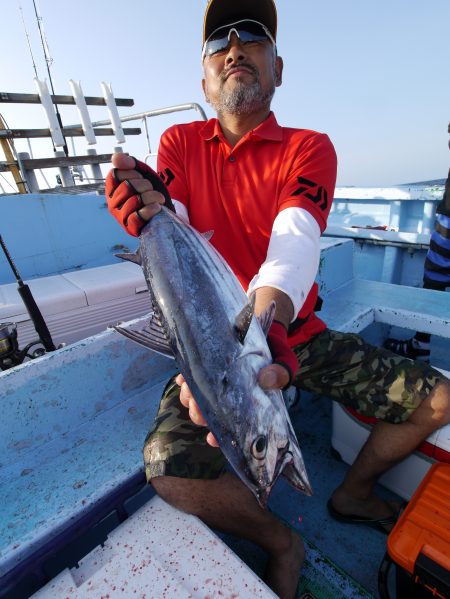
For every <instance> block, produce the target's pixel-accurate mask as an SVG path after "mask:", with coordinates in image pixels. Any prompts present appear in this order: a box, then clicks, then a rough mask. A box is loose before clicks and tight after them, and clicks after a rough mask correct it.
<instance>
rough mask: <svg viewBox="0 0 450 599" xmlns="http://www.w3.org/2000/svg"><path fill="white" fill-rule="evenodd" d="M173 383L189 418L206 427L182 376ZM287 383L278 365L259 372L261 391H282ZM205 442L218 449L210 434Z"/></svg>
mask: <svg viewBox="0 0 450 599" xmlns="http://www.w3.org/2000/svg"><path fill="white" fill-rule="evenodd" d="M175 382H176V383H177V385H179V386H180V388H181V389H180V401H181V403H182V404H183V406H184V407H185V408H187V409H188V410H189V417H190V419H191V420H192V422H193V423H194V424H197V425H198V426H207V422H206V420H205V419H204V417H203V414H202V413H201V411H200V408H199V407H198V404H197V402H196V401H195V399H194V396H193V395H192V393H191V390H190V389H189V387H188V384H187V383H186V381H185V380H184V377H183V375H182V374H179V375H178V376H177V377H176V379H175ZM288 382H289V375H288V372H287V370H286V368H284V367H283V366H281V365H280V364H269V365H268V366H265V367H264V368H262V369H261V370H260V372H259V376H258V383H259V384H260V385H261V387H262V388H263V389H283V388H284V387H286V385H287V384H288ZM206 442H207V443H209V445H211V446H212V447H219V443H218V442H217V439H216V438H215V437H214V435H213V434H212V433H208V434H207V436H206Z"/></svg>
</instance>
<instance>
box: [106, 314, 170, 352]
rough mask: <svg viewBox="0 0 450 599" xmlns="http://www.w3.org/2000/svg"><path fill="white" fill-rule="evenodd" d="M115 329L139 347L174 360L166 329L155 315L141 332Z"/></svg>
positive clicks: (120, 328) (122, 328) (116, 327)
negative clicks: (141, 346)
mask: <svg viewBox="0 0 450 599" xmlns="http://www.w3.org/2000/svg"><path fill="white" fill-rule="evenodd" d="M114 329H115V330H116V331H117V332H118V333H120V334H121V335H124V337H127V338H128V339H131V341H134V342H135V343H138V344H139V345H143V346H144V347H147V348H148V349H152V350H153V351H156V352H158V354H162V355H163V356H167V357H168V358H174V355H173V351H172V349H171V347H170V344H169V340H168V339H167V335H166V333H165V331H164V328H163V326H162V325H161V321H160V320H159V318H158V317H157V316H156V315H155V314H152V315H151V317H150V319H149V321H148V323H147V324H146V325H145V327H144V328H143V329H141V330H138V331H135V330H132V329H126V328H124V327H120V326H115V327H114Z"/></svg>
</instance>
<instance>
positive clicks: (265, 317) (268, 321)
mask: <svg viewBox="0 0 450 599" xmlns="http://www.w3.org/2000/svg"><path fill="white" fill-rule="evenodd" d="M276 307H277V305H276V303H275V301H274V300H272V301H271V302H270V304H269V305H268V306H267V308H266V309H265V310H264V312H261V314H260V315H259V316H258V320H259V324H260V325H261V328H262V330H263V333H264V335H265V336H266V337H267V333H268V332H269V329H270V327H271V326H272V322H273V319H274V318H275V310H276Z"/></svg>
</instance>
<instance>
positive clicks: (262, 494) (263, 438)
mask: <svg viewBox="0 0 450 599" xmlns="http://www.w3.org/2000/svg"><path fill="white" fill-rule="evenodd" d="M207 238H209V237H208V234H206V235H201V234H200V233H198V232H197V231H196V230H195V229H194V228H193V227H191V226H190V225H187V224H185V223H183V222H182V221H181V220H180V219H179V218H178V217H177V216H176V215H175V214H174V213H173V212H170V211H169V210H167V209H166V208H163V209H162V210H161V212H159V213H158V214H157V215H156V216H154V217H153V218H152V219H151V220H150V221H149V222H148V223H147V225H145V227H144V228H143V230H142V233H141V235H140V247H139V249H138V251H137V252H136V254H120V255H118V256H119V257H121V258H123V259H126V260H131V261H132V262H136V263H138V264H140V265H141V266H142V268H143V271H144V275H145V278H146V281H147V285H148V289H149V292H150V298H151V303H152V309H153V313H152V315H151V317H150V320H149V322H148V324H147V325H146V326H145V328H144V329H142V330H141V331H133V330H131V329H130V330H128V329H124V328H122V327H115V328H116V330H118V331H119V332H121V333H122V334H124V335H126V336H127V337H129V338H130V339H132V340H133V341H136V342H137V343H140V344H141V345H144V346H146V347H148V348H151V349H153V350H155V351H157V352H159V353H162V354H164V355H167V356H170V357H172V358H175V360H176V363H177V366H178V367H179V369H180V371H181V373H182V374H183V376H184V378H185V380H186V382H187V384H188V385H189V388H190V389H191V391H192V393H193V396H194V397H195V399H196V401H197V403H198V405H199V407H200V409H201V411H202V413H203V415H204V417H205V419H206V421H207V423H208V428H209V429H210V430H211V432H212V433H213V434H214V436H215V437H216V439H217V441H218V443H219V445H220V448H221V450H222V451H223V453H224V454H225V456H226V458H227V459H228V461H229V462H230V464H231V465H232V466H233V468H234V470H235V472H236V474H237V475H238V476H239V477H240V478H241V480H242V481H243V482H244V483H245V484H246V485H247V487H249V489H250V490H251V491H252V492H253V493H254V495H255V496H256V498H257V500H258V502H259V504H260V505H261V506H262V507H265V505H266V504H267V500H268V497H269V494H270V491H271V489H272V487H273V485H274V484H275V481H276V480H277V478H278V476H279V475H280V474H283V475H284V476H285V477H286V478H287V480H288V481H289V482H290V483H291V484H292V485H293V486H294V487H295V488H296V489H299V490H301V491H303V492H304V493H306V494H308V495H311V494H312V490H311V485H310V483H309V481H308V477H307V474H306V469H305V465H304V462H303V458H302V454H301V451H300V448H299V446H298V442H297V438H296V436H295V433H294V430H293V428H292V424H291V421H290V419H289V415H288V412H287V409H286V407H285V404H284V401H283V396H282V393H281V391H267V390H264V389H262V388H261V387H260V385H259V384H258V382H257V377H258V373H259V371H260V370H261V368H262V367H263V366H266V365H267V364H270V363H271V361H272V360H271V354H270V350H269V348H268V345H267V341H266V333H267V331H268V329H269V327H270V325H271V323H272V320H273V315H274V312H275V304H274V303H272V305H271V306H270V307H269V308H268V310H267V311H266V312H265V313H264V314H263V315H261V316H260V317H258V318H256V317H254V312H253V309H254V302H253V301H251V300H250V301H249V299H248V297H247V295H246V293H245V291H244V290H243V288H242V286H241V284H240V283H239V281H238V279H237V278H236V276H235V275H234V274H233V272H232V271H231V269H230V268H229V266H228V265H227V264H226V262H225V261H224V260H223V258H222V257H221V256H220V255H219V253H218V252H217V251H216V250H215V248H214V247H213V246H212V245H211V244H210V243H209V241H208V239H207ZM205 435H206V432H205Z"/></svg>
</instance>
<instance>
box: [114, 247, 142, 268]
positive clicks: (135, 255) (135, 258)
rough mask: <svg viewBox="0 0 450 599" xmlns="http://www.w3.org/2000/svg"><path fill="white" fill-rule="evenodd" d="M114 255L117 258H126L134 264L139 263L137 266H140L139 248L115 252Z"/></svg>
mask: <svg viewBox="0 0 450 599" xmlns="http://www.w3.org/2000/svg"><path fill="white" fill-rule="evenodd" d="M115 256H116V257H117V258H120V259H121V260H126V261H127V262H134V264H139V266H142V260H141V253H140V251H139V248H138V249H137V250H136V252H127V253H126V254H115Z"/></svg>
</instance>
